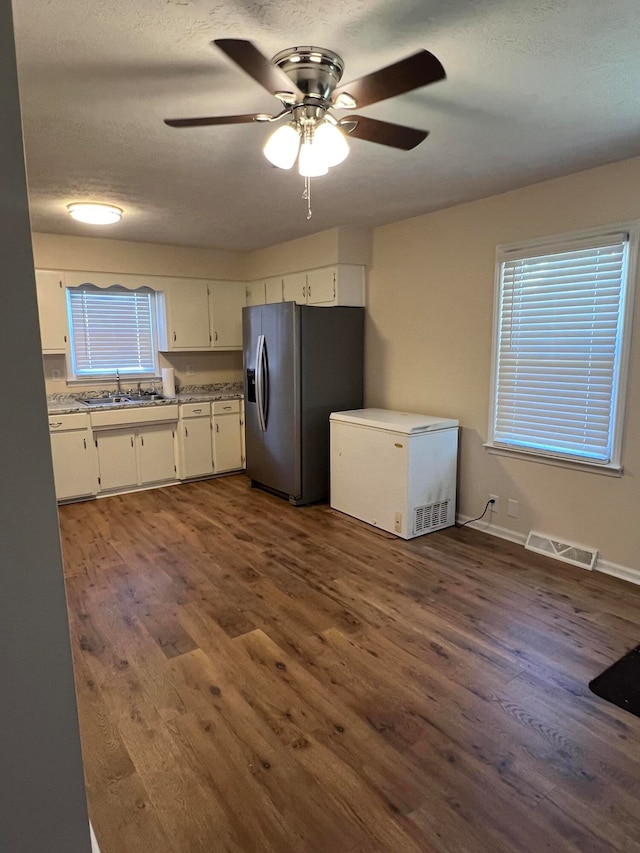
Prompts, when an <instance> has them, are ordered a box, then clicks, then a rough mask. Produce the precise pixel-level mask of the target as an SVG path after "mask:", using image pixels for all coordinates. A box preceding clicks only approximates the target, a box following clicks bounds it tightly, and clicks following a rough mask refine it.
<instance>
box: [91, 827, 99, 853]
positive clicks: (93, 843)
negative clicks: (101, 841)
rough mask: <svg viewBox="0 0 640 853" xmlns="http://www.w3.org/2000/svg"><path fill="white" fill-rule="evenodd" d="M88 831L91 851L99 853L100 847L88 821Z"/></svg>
mask: <svg viewBox="0 0 640 853" xmlns="http://www.w3.org/2000/svg"><path fill="white" fill-rule="evenodd" d="M89 832H90V834H91V853H100V848H99V847H98V842H97V841H96V836H95V833H94V831H93V827H92V826H91V823H89Z"/></svg>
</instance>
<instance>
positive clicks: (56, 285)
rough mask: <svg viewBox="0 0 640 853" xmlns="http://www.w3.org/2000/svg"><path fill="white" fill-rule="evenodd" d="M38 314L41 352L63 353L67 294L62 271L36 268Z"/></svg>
mask: <svg viewBox="0 0 640 853" xmlns="http://www.w3.org/2000/svg"><path fill="white" fill-rule="evenodd" d="M36 290H37V294H38V315H39V317H40V338H41V341H42V352H43V353H64V352H66V348H67V335H68V333H69V332H68V325H67V294H66V290H65V287H64V284H63V280H62V273H59V272H51V271H49V270H36Z"/></svg>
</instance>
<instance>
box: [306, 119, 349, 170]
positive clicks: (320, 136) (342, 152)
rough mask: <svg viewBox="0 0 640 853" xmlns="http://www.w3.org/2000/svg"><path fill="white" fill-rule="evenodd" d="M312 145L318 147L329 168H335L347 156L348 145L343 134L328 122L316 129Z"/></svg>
mask: <svg viewBox="0 0 640 853" xmlns="http://www.w3.org/2000/svg"><path fill="white" fill-rule="evenodd" d="M313 144H314V145H319V146H320V148H321V150H322V153H323V155H324V158H325V160H326V162H327V166H329V167H331V166H337V165H338V163H342V161H343V160H345V159H346V158H347V156H348V155H349V143H348V142H347V140H346V138H345V135H344V133H343V132H342V131H341V130H338V128H337V127H336V126H335V125H334V124H329V122H328V121H325V122H323V123H322V124H321V125H320V126H319V127H317V128H316V130H315V133H314V134H313Z"/></svg>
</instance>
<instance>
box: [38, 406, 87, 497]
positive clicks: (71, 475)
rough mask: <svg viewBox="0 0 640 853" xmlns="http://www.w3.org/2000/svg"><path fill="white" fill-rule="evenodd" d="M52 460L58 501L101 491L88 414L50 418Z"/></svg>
mask: <svg viewBox="0 0 640 853" xmlns="http://www.w3.org/2000/svg"><path fill="white" fill-rule="evenodd" d="M49 431H50V435H51V457H52V460H53V475H54V478H55V485H56V498H57V499H58V500H59V501H64V500H72V499H73V498H87V497H92V496H93V495H95V494H97V492H98V468H97V462H96V454H95V446H94V443H93V439H92V435H91V427H90V421H89V415H88V414H82V413H78V414H68V415H58V416H54V415H51V416H49Z"/></svg>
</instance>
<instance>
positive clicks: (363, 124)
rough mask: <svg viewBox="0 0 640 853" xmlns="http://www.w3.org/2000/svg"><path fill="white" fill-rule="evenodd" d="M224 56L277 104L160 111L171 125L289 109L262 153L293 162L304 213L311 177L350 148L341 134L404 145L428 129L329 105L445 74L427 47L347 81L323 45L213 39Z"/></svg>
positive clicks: (348, 104)
mask: <svg viewBox="0 0 640 853" xmlns="http://www.w3.org/2000/svg"><path fill="white" fill-rule="evenodd" d="M212 44H215V45H216V47H218V48H219V49H220V50H221V51H222V52H223V53H224V54H226V55H227V56H228V57H229V59H231V60H232V61H233V62H235V63H236V65H239V66H240V68H242V70H243V71H245V72H246V73H247V74H248V75H249V76H250V77H253V79H254V80H255V81H256V82H257V83H259V84H260V85H261V86H262V87H263V88H265V89H266V90H267V91H268V92H270V93H271V94H272V95H274V96H275V97H276V98H277V99H278V100H279V101H280V102H281V105H282V109H281V110H280V112H278V113H276V114H274V115H270V114H268V113H247V114H245V115H232V116H209V117H204V118H179V119H165V124H168V125H169V126H170V127H205V126H209V125H217V124H242V123H249V122H254V121H255V122H277V121H280V120H281V119H284V118H285V117H288V121H287V123H286V124H283V125H281V126H280V127H279V128H278V129H277V130H276V131H275V132H274V133H272V134H271V136H270V137H269V138H268V139H267V141H266V143H265V145H264V148H263V151H264V154H265V156H266V158H267V159H268V160H269V161H270V162H271V163H273V165H274V166H278V167H279V168H280V169H290V168H291V167H292V166H293V165H294V163H295V162H296V160H297V162H298V171H299V172H300V174H301V175H302V176H303V177H304V179H305V198H306V199H307V207H308V215H307V218H308V219H309V218H310V217H311V186H310V179H311V178H315V177H318V176H320V175H325V174H326V173H327V172H328V170H329V168H330V167H331V166H336V165H338V163H341V162H342V161H343V160H344V159H345V158H346V157H347V155H348V153H349V145H348V143H347V137H353V138H356V139H364V140H367V141H369V142H377V143H379V144H381V145H388V146H391V147H392V148H400V149H402V150H404V151H409V150H411V149H412V148H415V147H416V145H419V144H420V143H421V142H422V141H423V140H424V139H426V137H427V136H428V131H426V130H418V129H416V128H413V127H406V126H404V125H399V124H391V123H390V122H386V121H380V120H379V119H373V118H368V117H366V116H360V115H347V116H345V117H344V118H336V116H334V115H333V113H332V110H352V109H355V108H357V107H358V108H359V107H368V106H370V105H371V104H376V103H378V102H379V101H384V100H386V99H387V98H392V97H394V96H395V95H402V94H404V93H405V92H410V91H412V90H414V89H419V88H420V87H422V86H427V85H428V84H429V83H435V82H437V81H438V80H443V79H444V78H445V76H446V75H445V71H444V68H443V67H442V64H441V63H440V61H439V60H438V59H437V58H436V57H435V56H434V55H433V54H432V53H429V51H428V50H420V51H418V52H417V53H414V54H413V55H411V56H408V57H407V58H406V59H402V60H400V62H396V63H394V64H393V65H388V66H387V67H386V68H382V69H380V70H378V71H374V72H373V73H372V74H367V75H366V76H365V77H361V78H360V79H358V80H353V81H352V82H351V83H348V84H347V85H346V86H338V84H339V83H340V80H341V78H342V74H343V71H344V63H343V61H342V58H341V57H340V56H338V54H337V53H334V52H333V51H332V50H327V49H326V48H322V47H312V46H305V47H291V48H287V49H286V50H282V51H280V52H279V53H277V54H276V55H275V56H274V57H273V58H272V59H271V60H269V59H267V58H266V56H264V55H263V54H262V53H261V52H260V51H259V50H258V48H257V47H256V46H255V45H254V44H253V43H252V42H250V41H245V40H242V39H216V40H215V41H214V42H212Z"/></svg>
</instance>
